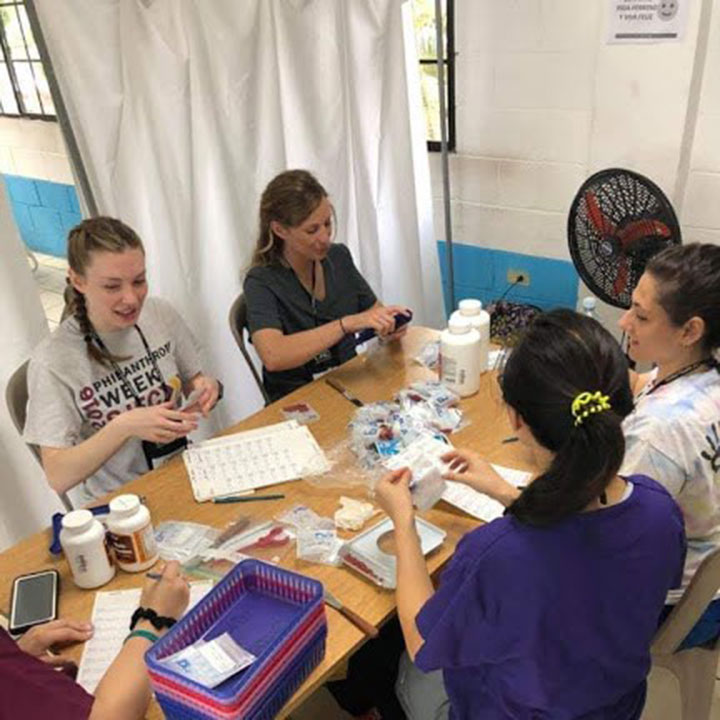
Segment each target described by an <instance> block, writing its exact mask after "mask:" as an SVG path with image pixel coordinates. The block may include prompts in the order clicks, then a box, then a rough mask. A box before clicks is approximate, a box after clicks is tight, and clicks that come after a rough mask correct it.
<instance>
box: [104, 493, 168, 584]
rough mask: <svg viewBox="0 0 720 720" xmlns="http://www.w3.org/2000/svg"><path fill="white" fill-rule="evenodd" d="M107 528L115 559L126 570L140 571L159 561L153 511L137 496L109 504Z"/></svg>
mask: <svg viewBox="0 0 720 720" xmlns="http://www.w3.org/2000/svg"><path fill="white" fill-rule="evenodd" d="M107 526H108V530H109V531H110V544H111V545H112V548H113V550H114V551H115V559H116V560H117V564H118V565H119V566H120V567H121V568H122V569H123V570H126V571H127V572H141V571H142V570H146V569H147V568H149V567H151V566H152V565H154V564H155V563H156V562H157V559H158V549H157V543H156V542H155V531H154V530H153V526H152V521H151V520H150V511H149V510H148V509H147V508H146V507H145V506H144V505H143V504H142V503H141V502H140V498H139V497H138V496H137V495H118V496H117V497H116V498H113V499H112V500H111V501H110V515H109V516H108V519H107Z"/></svg>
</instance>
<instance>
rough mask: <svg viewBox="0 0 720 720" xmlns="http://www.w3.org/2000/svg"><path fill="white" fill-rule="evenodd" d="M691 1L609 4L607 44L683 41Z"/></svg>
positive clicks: (621, 0)
mask: <svg viewBox="0 0 720 720" xmlns="http://www.w3.org/2000/svg"><path fill="white" fill-rule="evenodd" d="M689 6H690V0H645V2H643V1H642V0H635V1H632V0H608V12H609V15H610V17H609V21H608V39H607V41H608V43H656V42H677V41H678V40H682V38H683V36H684V35H685V28H686V27H687V19H688V8H689Z"/></svg>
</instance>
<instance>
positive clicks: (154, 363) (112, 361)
mask: <svg viewBox="0 0 720 720" xmlns="http://www.w3.org/2000/svg"><path fill="white" fill-rule="evenodd" d="M133 327H134V328H135V330H136V332H137V334H138V335H139V336H140V340H142V344H143V346H144V348H145V353H146V354H147V356H148V358H149V359H150V362H151V363H152V366H153V370H154V371H155V375H156V376H157V377H158V378H160V383H161V384H162V385H163V387H165V378H164V377H163V374H162V372H161V371H160V366H159V365H158V363H157V360H156V359H155V356H154V355H153V354H152V352H151V351H150V345H148V341H147V339H146V338H145V333H144V332H143V331H142V330H141V329H140V326H139V325H133ZM91 336H92V339H93V341H94V342H95V343H96V344H97V346H98V347H99V348H100V349H101V350H102V351H103V352H104V353H105V355H106V357H107V360H108V362H109V363H110V367H112V369H113V371H114V372H115V373H116V374H117V376H118V378H119V379H120V383H121V384H122V386H123V388H124V389H125V391H126V392H127V393H129V394H130V395H132V396H133V398H134V399H135V404H136V405H137V406H138V407H141V406H142V405H143V402H142V399H141V397H140V395H138V393H137V391H136V390H135V388H134V387H133V386H132V385H131V384H130V383H129V382H128V381H127V380H126V378H125V374H124V373H123V371H122V369H121V367H120V366H119V365H118V364H117V361H116V360H115V358H113V357H112V356H111V353H110V351H109V350H108V348H107V345H105V343H104V342H103V339H102V338H101V337H100V336H99V335H98V334H97V331H95V330H94V329H93V331H92V333H91Z"/></svg>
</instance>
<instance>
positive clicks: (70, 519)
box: [60, 510, 115, 589]
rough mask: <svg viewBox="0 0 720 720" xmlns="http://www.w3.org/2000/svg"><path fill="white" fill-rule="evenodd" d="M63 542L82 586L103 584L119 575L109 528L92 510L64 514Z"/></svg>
mask: <svg viewBox="0 0 720 720" xmlns="http://www.w3.org/2000/svg"><path fill="white" fill-rule="evenodd" d="M60 545H62V549H63V551H64V553H65V557H66V558H67V561H68V565H70V571H71V572H72V576H73V580H74V582H75V584H76V585H77V586H78V587H80V588H86V589H88V588H96V587H100V586H101V585H104V584H105V583H106V582H109V581H110V580H112V578H113V577H114V576H115V565H114V564H113V562H112V558H111V557H110V553H109V551H108V547H107V544H106V539H105V528H104V527H103V526H102V523H100V522H99V521H98V520H96V519H95V517H94V516H93V514H92V513H91V512H90V511H89V510H73V511H72V512H69V513H67V514H66V515H65V516H64V517H63V519H62V530H60Z"/></svg>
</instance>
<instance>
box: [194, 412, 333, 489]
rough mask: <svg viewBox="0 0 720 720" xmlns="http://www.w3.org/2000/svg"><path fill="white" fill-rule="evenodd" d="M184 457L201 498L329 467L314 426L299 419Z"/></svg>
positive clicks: (201, 447)
mask: <svg viewBox="0 0 720 720" xmlns="http://www.w3.org/2000/svg"><path fill="white" fill-rule="evenodd" d="M183 460H184V462H185V468H186V470H187V473H188V476H189V477H190V484H191V485H192V490H193V495H194V496H195V499H196V500H197V501H198V502H204V501H205V500H210V499H211V498H213V497H222V496H223V495H232V494H240V493H246V492H248V491H252V490H254V489H255V488H259V487H266V486H268V485H275V484H277V483H282V482H287V481H288V480H296V479H298V478H300V477H303V476H306V475H318V474H321V473H324V472H327V471H328V470H329V469H330V464H329V463H328V461H327V458H326V457H325V453H324V452H323V451H322V448H321V447H320V445H318V442H317V440H315V437H314V436H313V434H312V432H311V431H310V429H309V428H308V427H306V426H305V425H300V424H299V423H298V422H297V421H296V420H289V421H287V422H283V423H278V424H276V425H269V426H267V427H265V428H257V429H256V430H250V431H248V432H243V433H236V434H235V435H230V436H228V437H223V438H217V439H215V440H211V441H208V442H205V443H201V444H199V445H196V446H193V447H190V448H188V449H187V450H186V451H185V452H184V453H183Z"/></svg>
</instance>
